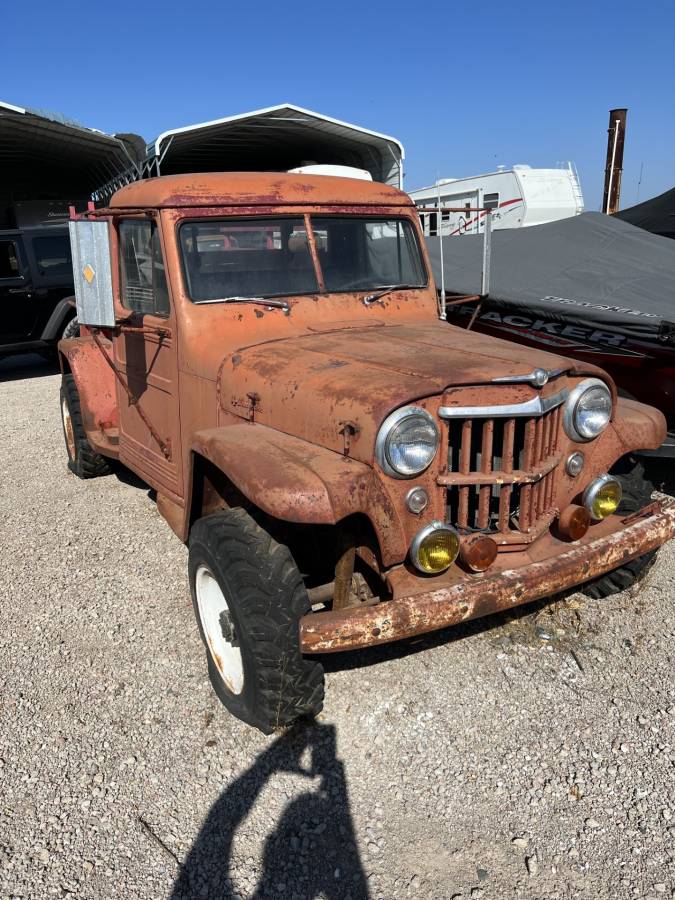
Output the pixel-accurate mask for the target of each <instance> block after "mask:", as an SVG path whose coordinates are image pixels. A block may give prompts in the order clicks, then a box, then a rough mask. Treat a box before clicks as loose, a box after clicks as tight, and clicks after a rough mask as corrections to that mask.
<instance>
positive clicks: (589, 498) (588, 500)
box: [581, 472, 623, 522]
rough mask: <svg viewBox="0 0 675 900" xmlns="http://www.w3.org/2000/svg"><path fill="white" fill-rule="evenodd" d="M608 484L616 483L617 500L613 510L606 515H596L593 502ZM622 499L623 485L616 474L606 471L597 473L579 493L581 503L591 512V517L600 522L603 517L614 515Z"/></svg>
mask: <svg viewBox="0 0 675 900" xmlns="http://www.w3.org/2000/svg"><path fill="white" fill-rule="evenodd" d="M608 484H616V485H618V488H619V502H618V503H617V505H616V508H615V510H614V512H612V513H608V514H607V516H600V517H598V516H596V514H595V510H594V508H593V507H594V504H595V501H596V499H597V496H598V494H599V493H600V491H601V490H602V489H603V488H604V487H606V486H607V485H608ZM622 499H623V486H622V484H621V482H620V481H619V479H618V478H617V477H616V476H614V475H610V474H609V473H608V472H605V473H604V474H603V475H598V477H597V478H594V479H593V481H591V483H590V484H588V485H586V488H585V490H584V492H583V494H582V495H581V503H582V505H583V506H585V507H586V509H587V510H588V512H589V513H590V514H591V519H592V520H593V521H594V522H602V521H603V520H604V519H606V518H608V517H609V516H613V515H616V512H617V510H618V508H619V507H620V506H621V500H622Z"/></svg>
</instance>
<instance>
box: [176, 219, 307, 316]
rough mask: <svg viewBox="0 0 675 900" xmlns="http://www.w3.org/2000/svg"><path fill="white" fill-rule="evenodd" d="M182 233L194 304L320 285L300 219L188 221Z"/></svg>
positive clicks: (279, 293)
mask: <svg viewBox="0 0 675 900" xmlns="http://www.w3.org/2000/svg"><path fill="white" fill-rule="evenodd" d="M179 234H180V244H181V250H182V254H183V268H184V272H185V280H186V287H187V292H188V294H189V296H190V298H191V299H192V300H195V301H196V302H200V301H201V302H204V301H207V300H219V299H223V300H224V299H226V298H228V297H260V296H264V297H275V296H276V297H280V296H284V295H293V294H296V295H297V294H314V293H316V292H317V291H318V289H319V286H318V282H317V278H316V272H315V270H314V264H313V262H312V255H311V252H310V247H309V241H308V239H307V231H306V229H305V222H304V219H302V218H293V217H290V216H289V217H284V218H281V217H280V218H275V219H268V218H255V217H253V216H251V217H249V218H246V219H210V220H209V221H200V222H185V223H183V224H182V225H181V227H180V232H179ZM317 240H318V238H317Z"/></svg>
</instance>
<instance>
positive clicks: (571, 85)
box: [0, 0, 675, 209]
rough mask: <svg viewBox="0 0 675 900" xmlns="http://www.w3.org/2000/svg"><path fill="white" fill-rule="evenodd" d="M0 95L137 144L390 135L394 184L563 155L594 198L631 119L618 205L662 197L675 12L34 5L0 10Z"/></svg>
mask: <svg viewBox="0 0 675 900" xmlns="http://www.w3.org/2000/svg"><path fill="white" fill-rule="evenodd" d="M2 19H3V22H2V36H3V41H2V43H3V49H2V54H1V56H0V99H2V100H5V101H8V102H10V103H16V104H18V105H24V106H30V107H36V108H39V109H49V110H54V111H58V112H62V113H64V114H65V115H68V116H70V117H72V118H74V119H77V120H78V121H80V122H81V123H82V124H84V125H89V126H92V127H96V128H100V129H102V130H103V131H108V132H115V131H135V132H138V133H140V134H142V135H143V136H144V137H145V138H146V139H148V140H149V139H151V138H153V137H155V136H156V135H157V134H158V133H159V132H161V131H163V130H164V129H166V128H170V127H177V126H180V125H187V124H191V123H194V122H201V121H205V120H208V119H212V118H218V117H220V116H225V115H232V114H235V113H238V112H245V111H247V110H251V109H256V108H260V107H264V106H271V105H273V104H276V103H282V102H291V103H296V104H298V105H299V106H304V107H307V108H309V109H314V110H317V111H319V112H322V113H325V114H327V115H330V116H333V117H335V118H338V119H344V120H346V121H349V122H354V123H355V124H359V125H363V126H365V127H367V128H372V129H374V130H376V131H382V132H385V133H387V134H392V135H394V136H395V137H397V138H399V140H401V141H402V142H403V144H404V145H405V148H406V156H407V160H406V163H407V164H406V180H405V184H406V187H407V188H408V189H410V190H412V189H413V188H415V187H419V186H421V185H424V184H428V183H431V182H433V181H434V180H435V178H436V177H437V176H439V177H458V176H463V175H473V174H479V173H482V172H487V171H492V170H494V168H495V167H496V166H497V165H500V164H502V165H506V166H510V165H512V164H513V163H529V164H530V165H533V166H554V165H556V164H557V162H558V161H561V160H567V159H571V160H574V161H575V162H576V164H577V167H578V169H579V173H580V177H581V182H582V187H583V191H584V196H585V199H586V206H587V208H588V209H597V208H598V206H599V203H600V200H601V194H602V184H603V170H604V163H605V149H606V128H607V119H608V111H609V109H610V108H612V107H622V106H625V107H628V110H629V112H628V128H627V141H626V153H625V160H624V177H623V190H622V206H631V205H632V204H633V203H635V201H636V197H637V188H638V178H639V175H640V168H641V166H642V167H643V175H642V183H641V186H640V200H644V199H647V198H648V197H650V196H653V195H655V194H658V193H661V192H662V191H664V190H666V189H668V188H670V187H672V186H673V185H675V103H674V102H673V96H674V94H675V53H673V42H674V38H675V2H671V0H645V2H642V3H637V2H635V0H633V2H626V0H613V2H606V0H598V2H594V0H587V2H585V3H581V2H577V0H567V2H565V3H555V4H553V3H545V2H511V3H506V2H502V3H496V2H492V0H486V2H483V3H480V4H479V3H465V2H437V0H432V2H418V3H410V2H397V0H390V2H387V3H384V2H380V0H370V2H367V0H362V2H360V3H357V2H353V0H334V2H332V3H329V2H325V0H324V2H316V0H313V2H311V3H310V2H306V0H292V2H289V0H286V2H283V0H275V2H273V3H272V2H264V0H258V2H222V0H221V2H214V0H212V2H204V0H191V2H184V3H181V4H176V3H173V2H164V3H160V2H157V0H140V2H129V0H108V2H106V3H102V2H100V0H90V2H88V3H86V4H85V3H84V2H71V0H59V2H58V3H54V2H53V0H50V2H46V0H33V2H31V3H25V4H20V3H11V4H5V5H4V8H3V14H2Z"/></svg>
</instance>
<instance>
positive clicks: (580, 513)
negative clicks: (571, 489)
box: [558, 504, 591, 541]
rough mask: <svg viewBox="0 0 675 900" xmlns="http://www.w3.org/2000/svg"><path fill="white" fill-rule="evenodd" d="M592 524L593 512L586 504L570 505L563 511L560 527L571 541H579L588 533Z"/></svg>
mask: <svg viewBox="0 0 675 900" xmlns="http://www.w3.org/2000/svg"><path fill="white" fill-rule="evenodd" d="M590 524H591V514H590V512H589V511H588V510H587V509H586V507H585V506H576V505H575V504H572V506H568V507H567V509H564V510H563V511H562V514H561V516H560V521H559V522H558V527H559V528H560V530H561V532H562V533H563V534H564V535H565V537H568V538H569V539H570V540H571V541H578V540H581V538H582V537H583V536H584V535H585V534H586V532H587V531H588V529H589V526H590Z"/></svg>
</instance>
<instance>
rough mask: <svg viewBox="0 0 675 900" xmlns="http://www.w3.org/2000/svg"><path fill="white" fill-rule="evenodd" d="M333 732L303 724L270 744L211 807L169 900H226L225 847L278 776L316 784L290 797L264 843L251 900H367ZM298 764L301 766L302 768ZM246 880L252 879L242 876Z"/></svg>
mask: <svg viewBox="0 0 675 900" xmlns="http://www.w3.org/2000/svg"><path fill="white" fill-rule="evenodd" d="M336 750H337V745H336V735H335V726H334V725H324V724H322V723H320V722H315V721H312V722H306V723H301V724H299V725H297V726H296V727H294V728H293V729H292V730H291V731H289V732H287V733H286V734H283V735H281V737H278V738H277V739H276V740H275V741H274V742H273V743H272V744H271V745H270V746H269V747H268V748H267V749H266V750H264V751H263V752H262V753H261V754H260V755H259V756H258V757H257V759H256V761H255V762H254V763H253V765H252V766H251V767H250V768H249V769H248V770H247V771H246V772H244V774H243V775H241V776H240V777H239V778H238V779H237V780H236V781H235V782H234V784H232V785H230V787H228V788H227V790H226V791H224V792H223V794H222V795H221V796H220V798H219V799H218V800H217V801H216V803H215V804H214V805H213V807H212V808H211V811H210V813H209V815H208V817H207V819H206V821H205V823H204V825H203V827H202V830H201V831H200V832H199V834H198V836H197V838H196V840H195V842H194V844H193V845H192V848H191V850H190V852H189V854H188V856H187V859H186V860H185V862H184V864H183V866H182V867H181V870H180V872H179V875H178V878H177V880H176V883H175V885H174V890H173V893H172V900H201V898H208V900H230V898H234V897H240V896H242V893H241V890H242V889H241V888H239V887H238V886H237V884H236V882H234V881H233V873H232V859H231V856H232V844H233V840H234V837H235V833H236V830H237V828H238V827H239V826H240V825H242V824H243V823H244V822H245V820H246V817H247V815H248V813H249V812H250V810H251V809H252V807H253V805H254V803H255V802H256V800H257V798H258V796H259V794H260V793H261V791H262V790H263V788H264V787H265V786H266V785H267V784H268V782H269V781H270V780H271V779H273V778H274V776H275V775H276V774H277V773H279V772H291V773H294V774H296V775H301V776H304V777H305V778H307V779H308V780H309V779H312V780H316V779H319V783H318V785H314V784H313V785H311V787H309V788H308V790H307V791H305V792H303V793H302V794H300V795H299V796H297V797H294V798H293V799H292V800H291V801H290V802H289V803H288V805H287V806H286V808H285V809H284V811H283V813H282V815H281V818H280V819H279V820H278V821H277V822H276V824H275V827H274V830H273V831H272V832H270V833H269V834H268V835H267V837H266V839H265V847H264V851H263V871H262V874H261V875H260V877H259V879H258V883H257V887H256V888H255V890H254V891H253V892H252V893H250V894H249V893H248V892H246V894H245V895H246V896H250V898H252V900H263V898H268V897H283V898H284V900H286V898H288V900H291V898H294V897H297V898H302V900H311V898H315V897H322V898H326V900H338V898H339V900H350V898H351V900H367V898H368V897H369V896H370V895H369V893H368V885H367V880H366V877H365V873H364V871H363V866H362V864H361V859H360V857H359V853H358V848H357V844H356V836H355V834H354V826H353V823H352V819H351V813H350V807H349V797H348V794H347V783H346V780H345V773H344V768H343V766H342V763H341V762H340V760H338V758H337V755H336ZM303 758H304V759H306V760H307V762H306V763H305V764H304V765H303ZM246 874H247V875H248V876H249V878H250V875H251V874H252V873H250V872H249V873H246Z"/></svg>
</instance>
